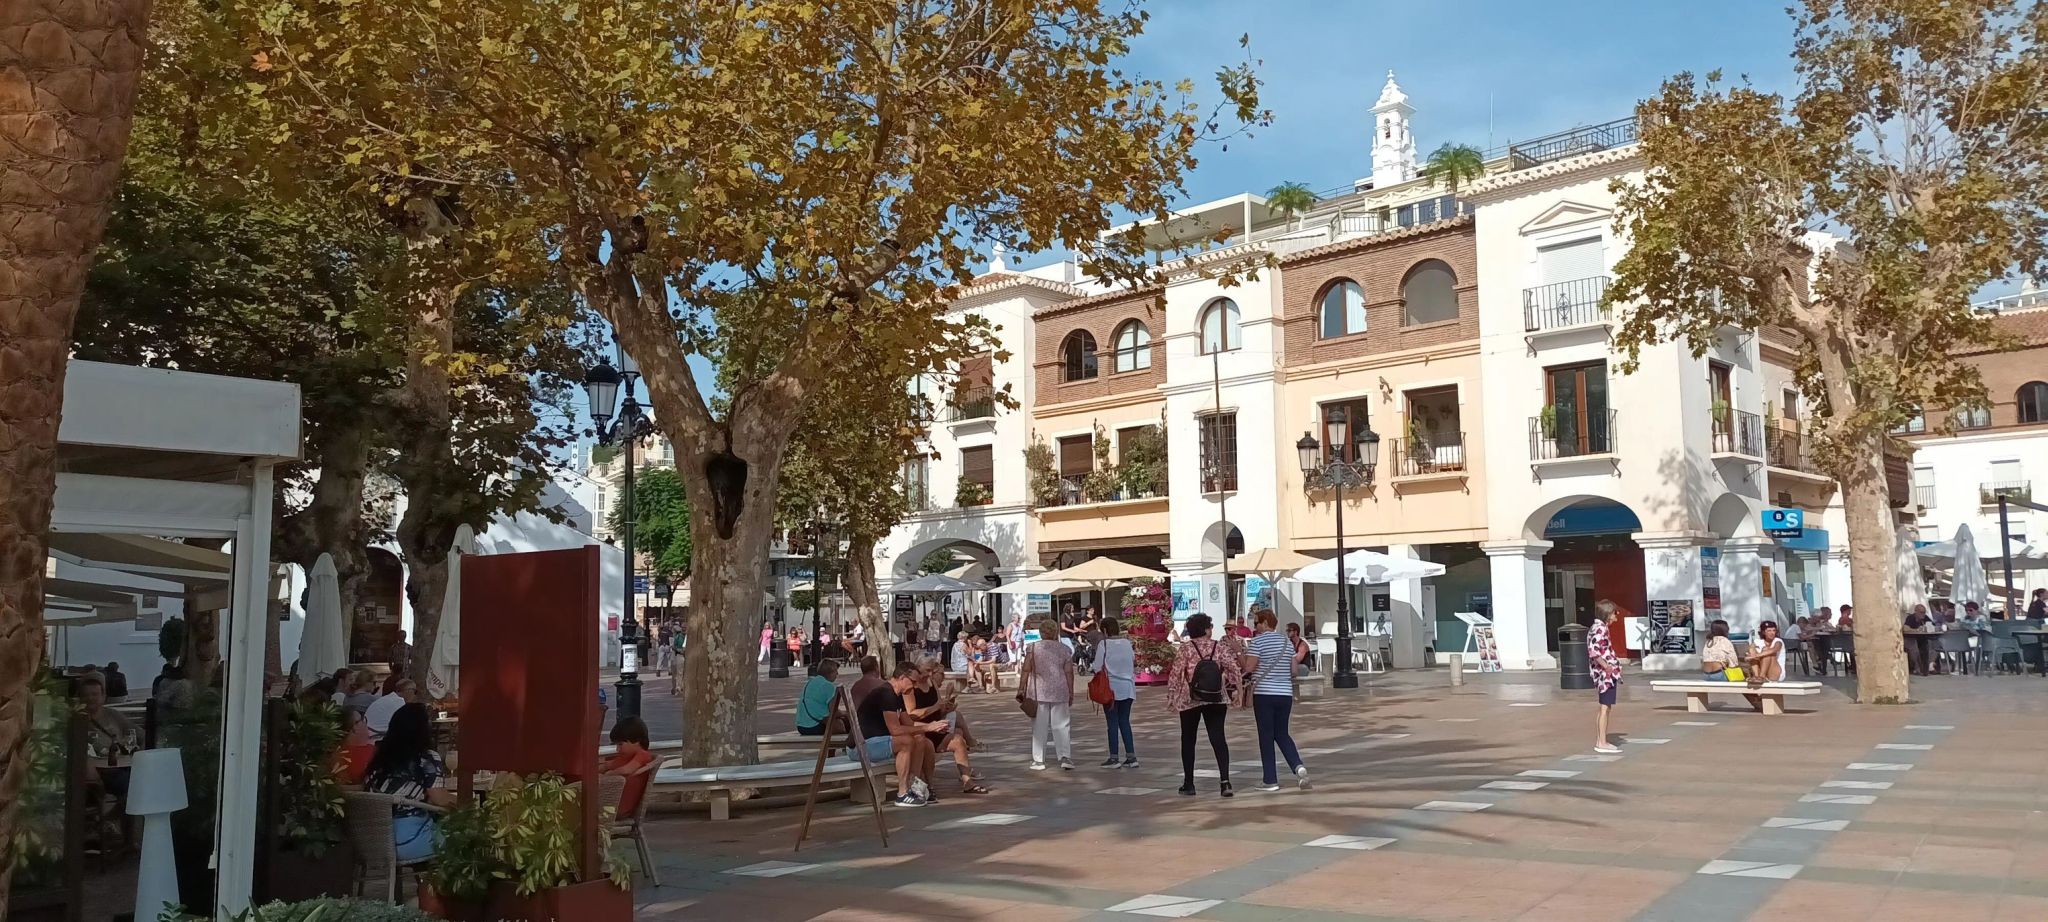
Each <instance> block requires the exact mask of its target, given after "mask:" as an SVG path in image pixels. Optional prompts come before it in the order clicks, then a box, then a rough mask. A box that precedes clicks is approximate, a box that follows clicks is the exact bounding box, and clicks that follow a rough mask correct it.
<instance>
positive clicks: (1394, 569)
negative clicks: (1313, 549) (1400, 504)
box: [1294, 550, 1444, 585]
mask: <svg viewBox="0 0 2048 922" xmlns="http://www.w3.org/2000/svg"><path fill="white" fill-rule="evenodd" d="M1442 575H1444V565H1443V564H1440V563H1431V562H1429V561H1427V560H1416V559H1414V558H1410V557H1393V556H1389V555H1387V554H1382V553H1380V552H1378V551H1365V550H1359V551H1352V552H1351V553H1349V554H1345V555H1344V581H1345V582H1346V583H1350V584H1352V585H1360V584H1364V585H1372V584H1376V583H1391V582H1395V581H1398V580H1409V579H1428V578H1429V577H1432V576H1442ZM1294 578H1295V579H1298V580H1300V581H1302V582H1304V583H1328V584H1332V585H1334V584H1335V583H1336V582H1337V560H1336V559H1335V558H1331V559H1329V560H1318V561H1316V562H1315V563H1313V564H1310V565H1308V566H1306V567H1302V568H1301V569H1299V570H1296V571H1294Z"/></svg>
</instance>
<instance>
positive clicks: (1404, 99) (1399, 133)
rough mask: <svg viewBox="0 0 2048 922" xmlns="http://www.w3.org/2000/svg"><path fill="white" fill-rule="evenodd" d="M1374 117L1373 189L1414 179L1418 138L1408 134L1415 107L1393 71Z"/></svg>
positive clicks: (1381, 93)
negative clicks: (1409, 119)
mask: <svg viewBox="0 0 2048 922" xmlns="http://www.w3.org/2000/svg"><path fill="white" fill-rule="evenodd" d="M1372 114H1373V126H1372V184H1373V186H1374V187H1375V188H1380V189H1384V188H1386V187H1388V186H1392V185H1396V184H1399V183H1404V182H1407V181H1409V180H1411V179H1414V178H1415V173H1416V165H1415V136H1414V135H1412V134H1409V133H1408V116H1410V115H1413V114H1415V107H1414V106H1411V105H1409V104H1408V94H1407V93H1403V92H1401V85H1400V84H1398V83H1395V82H1394V72H1393V71H1391V70H1390V71H1387V85H1386V86H1385V87H1383V88H1381V89H1380V101H1379V102H1377V103H1374V104H1373V107H1372Z"/></svg>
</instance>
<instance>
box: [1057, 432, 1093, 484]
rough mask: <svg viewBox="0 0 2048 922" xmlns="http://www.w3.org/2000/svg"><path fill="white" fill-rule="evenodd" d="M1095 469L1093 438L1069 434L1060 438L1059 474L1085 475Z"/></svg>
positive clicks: (1064, 475) (1065, 475) (1066, 475)
mask: <svg viewBox="0 0 2048 922" xmlns="http://www.w3.org/2000/svg"><path fill="white" fill-rule="evenodd" d="M1094 469H1095V439H1094V437H1092V436H1086V435H1069V436H1065V437H1063V438H1061V439H1060V476H1061V477H1086V476H1087V475H1088V472H1089V471H1092V470H1094Z"/></svg>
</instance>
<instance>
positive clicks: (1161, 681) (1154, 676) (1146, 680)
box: [1131, 669, 1166, 685]
mask: <svg viewBox="0 0 2048 922" xmlns="http://www.w3.org/2000/svg"><path fill="white" fill-rule="evenodd" d="M1131 678H1132V682H1133V683H1134V684H1137V685H1165V684H1166V673H1164V672H1147V671H1145V670H1142V669H1141V670H1138V671H1137V672H1136V673H1134V674H1133V675H1132V677H1131Z"/></svg>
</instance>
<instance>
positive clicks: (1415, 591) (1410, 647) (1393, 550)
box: [1387, 544, 1435, 669]
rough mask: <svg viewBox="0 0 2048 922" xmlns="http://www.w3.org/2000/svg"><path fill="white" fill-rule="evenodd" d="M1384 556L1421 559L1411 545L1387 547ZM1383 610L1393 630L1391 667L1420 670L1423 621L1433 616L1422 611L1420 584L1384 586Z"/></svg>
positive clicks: (1426, 633)
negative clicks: (1385, 592) (1384, 606)
mask: <svg viewBox="0 0 2048 922" xmlns="http://www.w3.org/2000/svg"><path fill="white" fill-rule="evenodd" d="M1387 556H1389V557H1400V558H1405V559H1408V560H1421V559H1422V553H1421V551H1419V550H1417V549H1416V547H1415V545H1412V544H1394V545H1389V546H1388V547H1387ZM1387 608H1388V615H1389V617H1388V619H1387V621H1388V623H1389V624H1391V625H1392V626H1393V628H1394V638H1393V644H1394V650H1393V657H1392V658H1393V665H1394V666H1396V667H1398V668H1402V669H1418V668H1421V666H1422V648H1423V647H1424V646H1426V645H1427V642H1428V639H1429V625H1428V623H1427V622H1426V621H1425V620H1424V619H1425V618H1426V617H1430V616H1433V615H1434V614H1435V613H1434V612H1425V611H1423V605H1422V581H1421V580H1419V579H1404V580H1396V581H1394V582H1391V583H1388V584H1387Z"/></svg>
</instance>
